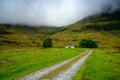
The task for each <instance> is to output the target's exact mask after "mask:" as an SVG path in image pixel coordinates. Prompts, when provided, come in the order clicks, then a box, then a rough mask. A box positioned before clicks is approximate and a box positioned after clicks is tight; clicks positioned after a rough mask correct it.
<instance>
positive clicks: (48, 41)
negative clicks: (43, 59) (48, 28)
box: [42, 38, 52, 48]
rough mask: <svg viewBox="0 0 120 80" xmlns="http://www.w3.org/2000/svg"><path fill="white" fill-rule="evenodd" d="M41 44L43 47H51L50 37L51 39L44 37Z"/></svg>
mask: <svg viewBox="0 0 120 80" xmlns="http://www.w3.org/2000/svg"><path fill="white" fill-rule="evenodd" d="M42 46H43V47H44V48H47V47H52V39H51V38H46V39H44V41H43V45H42Z"/></svg>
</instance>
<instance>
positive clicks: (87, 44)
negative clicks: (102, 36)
mask: <svg viewBox="0 0 120 80" xmlns="http://www.w3.org/2000/svg"><path fill="white" fill-rule="evenodd" d="M52 44H53V43H52V39H51V38H46V39H44V41H43V45H42V46H43V47H44V48H48V47H52ZM79 46H80V47H81V48H98V45H97V43H96V42H95V41H93V40H91V39H81V41H80V43H79Z"/></svg>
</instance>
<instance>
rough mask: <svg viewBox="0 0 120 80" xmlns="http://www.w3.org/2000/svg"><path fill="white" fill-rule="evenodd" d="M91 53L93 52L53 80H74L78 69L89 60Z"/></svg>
mask: <svg viewBox="0 0 120 80" xmlns="http://www.w3.org/2000/svg"><path fill="white" fill-rule="evenodd" d="M91 53H92V50H91V51H90V52H89V53H88V54H86V55H85V56H84V57H82V58H81V59H80V60H79V61H77V62H76V63H74V64H73V65H72V66H70V67H69V68H68V69H67V70H65V71H61V72H60V73H59V74H57V75H56V76H55V77H54V78H53V79H52V80H72V78H73V76H74V75H75V74H76V72H77V71H78V69H79V68H80V67H81V66H82V64H83V62H84V61H85V60H86V59H87V58H88V56H89V55H90V54H91Z"/></svg>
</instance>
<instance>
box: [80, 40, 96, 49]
mask: <svg viewBox="0 0 120 80" xmlns="http://www.w3.org/2000/svg"><path fill="white" fill-rule="evenodd" d="M79 46H80V47H82V48H98V45H97V43H96V42H95V41H92V40H90V39H81V41H80V43H79Z"/></svg>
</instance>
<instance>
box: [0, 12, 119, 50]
mask: <svg viewBox="0 0 120 80" xmlns="http://www.w3.org/2000/svg"><path fill="white" fill-rule="evenodd" d="M46 37H51V38H52V40H53V47H64V46H65V45H67V44H73V45H75V46H76V47H79V41H80V40H81V39H83V38H87V39H92V40H94V41H96V42H97V43H98V45H99V47H100V48H120V12H115V13H112V14H107V13H102V14H101V15H96V16H91V17H88V18H85V19H83V20H81V21H79V22H77V23H75V24H72V25H69V26H65V27H61V28H59V27H29V26H21V25H8V24H0V49H6V48H15V47H16V48H21V47H40V46H41V44H42V41H43V40H44V39H45V38H46Z"/></svg>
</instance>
